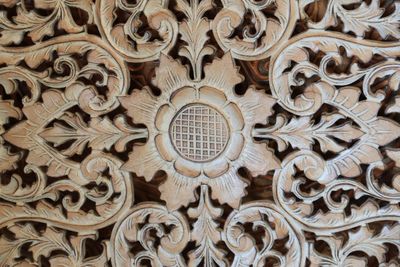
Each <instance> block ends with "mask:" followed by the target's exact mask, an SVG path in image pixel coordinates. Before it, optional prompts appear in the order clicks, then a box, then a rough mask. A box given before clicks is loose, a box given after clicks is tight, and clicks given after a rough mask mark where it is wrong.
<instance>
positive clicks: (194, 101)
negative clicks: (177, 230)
mask: <svg viewBox="0 0 400 267" xmlns="http://www.w3.org/2000/svg"><path fill="white" fill-rule="evenodd" d="M204 73H205V77H204V78H203V80H201V81H198V82H194V81H192V80H191V79H190V78H189V74H188V70H187V69H186V68H185V67H184V66H182V65H181V64H180V63H179V62H177V61H175V60H173V59H171V58H169V57H167V56H162V58H161V61H160V67H159V68H158V69H157V70H156V77H155V79H154V84H155V85H156V86H157V87H158V88H159V89H160V90H161V92H162V93H161V95H160V96H154V95H153V94H152V93H151V91H150V90H149V89H147V88H146V89H145V90H134V91H133V93H132V94H131V95H130V96H126V97H121V98H120V100H121V103H122V105H123V106H124V107H125V108H126V109H127V112H128V115H129V116H131V117H132V118H133V121H134V122H135V123H141V124H145V125H146V126H147V127H148V131H149V139H148V141H147V143H146V144H145V145H144V146H135V147H134V149H133V152H132V153H131V154H130V158H129V161H128V162H127V163H126V164H125V165H124V168H125V169H126V170H129V171H132V172H135V173H136V174H137V175H139V176H144V177H145V178H146V180H148V181H149V180H151V179H152V177H153V175H154V174H155V173H156V171H158V170H163V171H165V172H166V173H167V176H168V178H167V181H166V182H165V183H164V184H162V185H161V187H160V191H161V198H162V199H163V200H165V201H166V203H167V207H168V208H170V209H177V208H179V207H180V206H182V205H185V206H186V205H187V204H188V203H189V202H191V201H194V200H196V198H195V195H194V191H195V188H196V187H198V186H199V185H200V184H208V185H209V186H210V187H211V188H212V197H213V198H214V199H218V200H219V201H220V202H221V203H228V204H229V205H231V206H233V207H237V206H238V205H239V203H240V199H241V198H242V197H243V196H244V194H245V192H244V188H245V187H246V183H245V181H243V180H242V179H241V178H240V177H239V176H238V175H237V170H238V169H239V168H240V167H247V169H249V171H250V172H251V173H252V174H253V175H260V174H265V173H266V172H267V171H268V170H271V169H274V168H277V167H278V162H277V160H276V159H275V157H274V156H273V154H272V152H271V151H269V150H268V149H267V147H266V146H265V144H256V143H254V142H253V139H252V137H251V132H252V128H253V127H254V125H255V124H256V123H265V122H266V120H267V117H268V116H270V115H271V107H272V105H273V104H274V103H275V101H274V100H273V99H272V98H271V97H269V96H268V95H266V94H264V93H263V92H260V91H256V90H254V89H253V88H249V89H248V90H247V92H246V94H245V95H243V96H238V95H236V94H235V93H234V86H235V85H236V84H238V83H240V82H241V81H242V77H241V75H240V74H239V72H238V69H237V68H236V67H235V65H234V61H233V60H232V58H231V56H230V54H226V55H225V56H224V57H222V58H221V59H216V60H214V62H213V63H212V64H210V65H208V66H206V67H205V68H204ZM177 195H179V196H180V197H179V198H177V197H176V196H177Z"/></svg>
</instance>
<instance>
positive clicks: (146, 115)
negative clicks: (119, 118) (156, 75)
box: [119, 87, 159, 126]
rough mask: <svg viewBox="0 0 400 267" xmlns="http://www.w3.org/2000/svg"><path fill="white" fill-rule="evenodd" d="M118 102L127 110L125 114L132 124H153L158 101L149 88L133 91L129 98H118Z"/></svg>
mask: <svg viewBox="0 0 400 267" xmlns="http://www.w3.org/2000/svg"><path fill="white" fill-rule="evenodd" d="M119 101H120V102H121V104H122V106H123V107H124V108H126V109H127V114H128V116H129V117H131V118H132V119H133V122H134V123H143V124H145V125H147V126H150V125H153V124H154V118H155V114H156V112H157V109H158V106H159V101H157V98H156V97H155V96H154V95H153V94H152V93H151V91H150V89H149V88H147V87H145V88H144V89H143V90H133V92H132V94H130V95H129V96H120V97H119Z"/></svg>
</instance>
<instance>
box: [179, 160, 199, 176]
mask: <svg viewBox="0 0 400 267" xmlns="http://www.w3.org/2000/svg"><path fill="white" fill-rule="evenodd" d="M175 168H176V170H177V171H178V172H179V173H180V174H182V175H185V176H188V177H197V176H199V175H200V173H201V164H199V163H195V162H192V161H189V160H187V159H184V158H182V157H178V158H177V159H176V161H175Z"/></svg>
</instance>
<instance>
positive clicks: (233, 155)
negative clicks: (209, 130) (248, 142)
mask: <svg viewBox="0 0 400 267" xmlns="http://www.w3.org/2000/svg"><path fill="white" fill-rule="evenodd" d="M230 139H231V140H230V141H229V144H228V146H227V148H226V152H225V156H226V157H227V158H228V159H230V160H235V159H237V158H238V157H239V155H240V152H242V150H243V144H244V137H243V135H242V134H240V133H238V132H236V133H232V135H231V137H230Z"/></svg>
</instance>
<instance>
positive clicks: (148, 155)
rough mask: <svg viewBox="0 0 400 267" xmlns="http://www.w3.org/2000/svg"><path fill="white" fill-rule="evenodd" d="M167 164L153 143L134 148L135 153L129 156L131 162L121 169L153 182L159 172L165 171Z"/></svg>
mask: <svg viewBox="0 0 400 267" xmlns="http://www.w3.org/2000/svg"><path fill="white" fill-rule="evenodd" d="M165 164H166V162H165V161H164V160H163V159H162V158H161V157H160V154H159V153H158V151H157V148H156V147H155V144H154V143H153V142H147V143H146V144H145V145H143V146H138V145H136V146H134V147H133V152H132V153H130V154H129V160H128V161H127V162H126V163H125V164H124V165H122V167H121V169H122V170H125V171H130V172H134V173H136V174H137V175H138V176H143V177H144V178H145V179H146V181H151V179H152V178H153V176H154V174H155V172H156V171H157V170H164V169H165V167H166V166H165Z"/></svg>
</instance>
